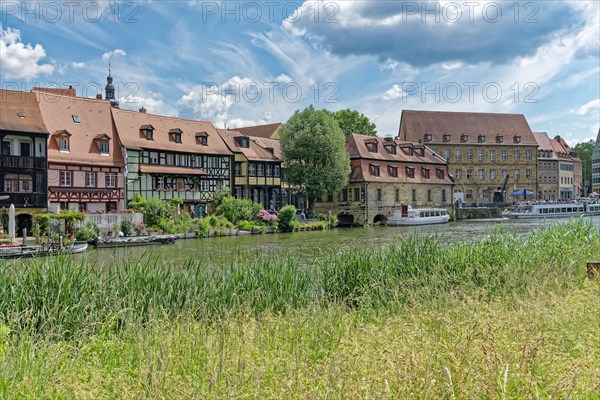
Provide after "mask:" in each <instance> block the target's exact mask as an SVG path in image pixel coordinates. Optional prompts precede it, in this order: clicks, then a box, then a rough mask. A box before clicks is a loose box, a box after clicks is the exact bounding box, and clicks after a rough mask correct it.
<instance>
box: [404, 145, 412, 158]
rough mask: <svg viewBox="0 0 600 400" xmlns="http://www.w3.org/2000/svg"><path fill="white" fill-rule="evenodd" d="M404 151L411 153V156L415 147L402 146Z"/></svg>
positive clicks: (407, 153)
mask: <svg viewBox="0 0 600 400" xmlns="http://www.w3.org/2000/svg"><path fill="white" fill-rule="evenodd" d="M402 151H403V152H404V154H406V155H409V156H412V155H413V148H412V147H402Z"/></svg>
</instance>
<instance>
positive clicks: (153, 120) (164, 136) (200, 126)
mask: <svg viewBox="0 0 600 400" xmlns="http://www.w3.org/2000/svg"><path fill="white" fill-rule="evenodd" d="M111 111H112V115H113V119H114V121H115V126H116V129H117V133H118V137H119V140H120V141H121V143H122V144H123V145H124V146H125V147H126V148H128V149H152V150H163V151H173V152H179V153H193V154H219V155H231V151H229V149H228V148H227V146H226V145H225V142H224V141H223V139H221V136H219V134H218V133H217V130H216V129H215V127H214V126H213V124H211V123H210V122H204V121H195V120H189V119H182V118H173V117H165V116H162V115H154V114H147V113H143V112H139V111H130V110H123V109H119V108H112V109H111ZM150 125H151V126H152V127H153V128H154V132H153V140H148V139H146V137H145V136H144V134H143V133H142V130H143V129H145V128H147V127H148V126H150ZM180 131H181V143H176V142H175V141H174V140H172V138H171V134H172V133H174V132H176V133H179V132H180ZM201 132H206V134H207V135H208V140H207V145H206V146H203V145H202V144H200V142H199V141H198V139H197V138H196V135H197V134H198V133H201Z"/></svg>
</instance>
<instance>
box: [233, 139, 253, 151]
mask: <svg viewBox="0 0 600 400" xmlns="http://www.w3.org/2000/svg"><path fill="white" fill-rule="evenodd" d="M235 140H236V141H237V142H238V143H239V145H240V147H242V148H244V149H247V148H249V147H250V138H248V136H237V137H236V138H235Z"/></svg>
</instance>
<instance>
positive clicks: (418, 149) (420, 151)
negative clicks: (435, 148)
mask: <svg viewBox="0 0 600 400" xmlns="http://www.w3.org/2000/svg"><path fill="white" fill-rule="evenodd" d="M414 151H415V153H416V154H417V155H418V156H421V157H423V156H424V155H425V149H424V148H423V147H415V149H414Z"/></svg>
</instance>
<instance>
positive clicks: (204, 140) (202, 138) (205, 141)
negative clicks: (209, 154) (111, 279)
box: [198, 136, 208, 146]
mask: <svg viewBox="0 0 600 400" xmlns="http://www.w3.org/2000/svg"><path fill="white" fill-rule="evenodd" d="M198 141H199V142H200V144H201V145H202V146H208V136H199V137H198Z"/></svg>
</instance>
